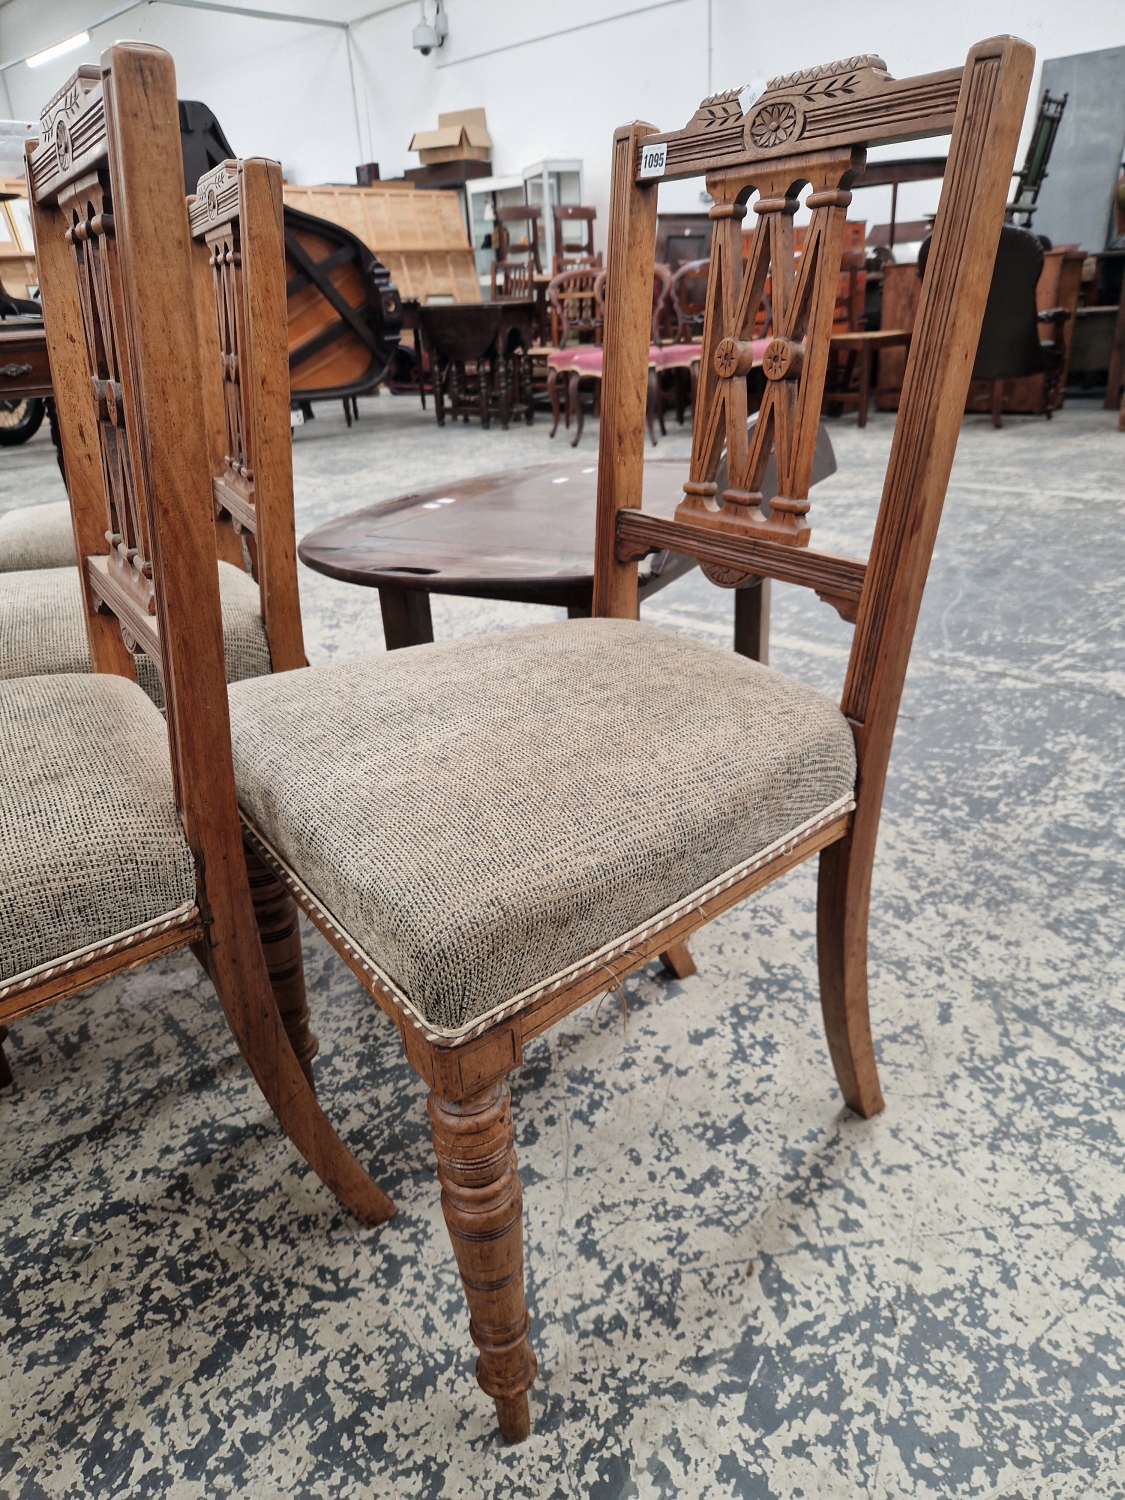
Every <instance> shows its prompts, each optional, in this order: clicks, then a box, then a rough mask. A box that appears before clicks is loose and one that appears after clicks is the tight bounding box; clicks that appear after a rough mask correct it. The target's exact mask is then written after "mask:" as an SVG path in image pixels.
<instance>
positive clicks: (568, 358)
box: [547, 344, 660, 375]
mask: <svg viewBox="0 0 1125 1500" xmlns="http://www.w3.org/2000/svg"><path fill="white" fill-rule="evenodd" d="M604 360H605V350H604V349H603V348H602V346H601V345H600V344H574V345H572V346H571V347H570V348H569V349H552V350H551V352H550V354H548V356H547V368H548V369H552V370H577V371H578V373H579V375H600V374H601V373H602V364H603V362H604ZM648 362H649V365H650V366H655V365H658V364H659V363H660V345H659V344H652V345H651V346H650V347H649V351H648Z"/></svg>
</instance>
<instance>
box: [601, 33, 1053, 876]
mask: <svg viewBox="0 0 1125 1500" xmlns="http://www.w3.org/2000/svg"><path fill="white" fill-rule="evenodd" d="M1033 58H1034V53H1033V50H1032V49H1031V48H1030V47H1028V46H1027V44H1026V43H1024V42H1020V41H1018V40H1016V39H1014V38H1010V37H998V38H994V39H992V40H990V41H986V42H981V43H979V44H978V45H977V46H975V47H974V48H972V50H971V51H970V53H969V55H968V59H967V61H966V63H965V66H964V67H963V68H960V67H959V68H952V69H950V70H948V71H946V72H940V73H933V74H928V75H926V76H924V77H920V78H907V79H903V80H896V79H894V78H892V77H891V76H890V74H889V73H888V72H887V69H886V65H885V63H884V62H883V61H882V60H881V59H880V58H878V57H873V56H865V57H853V58H849V59H847V60H846V61H843V62H840V63H835V64H831V65H829V66H827V67H823V68H815V69H812V70H809V71H807V72H803V73H794V74H790V75H788V76H786V77H782V78H775V79H773V80H772V81H771V82H770V83H769V84H768V86H767V88H766V91H765V92H764V94H763V95H761V96H760V97H759V98H757V99H754V100H752V101H750V102H749V104H748V107H747V109H746V110H745V111H744V110H743V108H742V105H741V103H740V102H739V101H740V94H739V93H738V92H737V91H732V92H730V93H725V94H718V95H715V96H714V97H713V98H710V99H707V100H704V102H703V104H702V105H701V106H700V108H699V110H698V111H697V112H696V114H695V115H694V116H693V118H692V119H691V120H690V121H689V123H688V125H687V126H686V127H685V128H684V129H682V130H677V131H673V132H671V133H667V134H662V133H660V132H658V131H656V130H655V129H654V128H653V127H651V126H648V125H644V124H640V123H636V124H633V125H631V126H628V127H623V128H622V129H621V130H619V131H618V132H617V133H616V135H615V137H614V155H613V172H612V186H611V218H612V222H611V232H610V253H609V257H608V266H607V275H608V286H609V298H608V301H607V304H606V312H605V347H606V355H605V375H604V379H603V387H602V422H601V435H600V456H599V470H598V521H597V541H596V553H595V581H594V614H595V615H617V616H624V617H629V618H632V617H635V615H636V611H637V581H636V562H637V560H638V559H639V558H641V557H644V556H646V555H648V553H650V552H655V551H659V550H662V549H664V548H669V549H672V550H675V551H679V552H684V553H687V554H688V555H690V556H694V557H696V558H697V559H698V561H699V563H700V565H701V567H702V569H703V571H704V573H705V574H707V576H708V577H709V578H710V579H711V580H712V581H713V582H715V583H718V584H720V585H721V586H723V587H727V588H734V587H738V586H740V585H744V584H746V583H747V582H748V581H750V580H752V579H754V578H761V577H765V578H778V579H782V580H785V581H787V582H794V583H801V584H804V585H806V586H808V587H811V588H813V589H814V590H815V591H816V592H817V593H818V594H819V595H820V596H821V598H823V599H825V600H826V601H827V602H829V603H831V604H832V605H834V606H835V608H836V609H837V610H838V611H839V613H840V614H841V615H842V616H843V617H844V618H845V619H846V620H849V621H852V622H853V623H854V624H855V632H854V636H853V641H852V649H851V653H850V658H849V663H848V669H847V677H846V681H845V684H844V692H843V699H842V708H843V711H844V713H845V715H846V716H847V717H848V719H849V720H850V721H851V723H852V725H853V727H854V731H855V735H856V742H857V753H858V756H859V779H858V788H859V789H858V792H857V798H858V806H857V811H856V814H855V823H854V825H853V831H852V833H851V834H850V835H849V838H848V839H847V840H845V841H844V843H843V845H841V851H842V852H840V853H838V854H836V855H834V856H832V859H834V860H835V861H836V863H835V866H834V868H835V869H836V870H837V872H839V870H841V869H842V870H846V869H847V865H848V861H849V859H850V858H851V857H852V851H853V850H854V849H855V848H857V847H858V848H859V850H860V851H861V852H863V854H864V859H862V860H861V864H863V863H864V861H866V863H865V868H866V872H867V873H866V874H865V875H863V876H862V877H861V878H860V884H861V885H862V886H863V893H861V894H862V899H863V901H866V894H865V892H866V890H867V889H868V888H869V887H868V885H867V884H865V883H864V882H869V877H870V855H871V854H873V850H874V838H875V831H876V829H877V826H878V814H879V806H880V803H881V798H882V786H883V779H884V776H885V771H886V765H887V761H888V758H889V755H890V746H891V740H892V737H893V733H894V724H895V718H896V716H897V712H898V702H899V696H900V693H901V690H902V683H903V678H904V675H905V671H906V664H907V660H908V657H909V652H910V645H911V641H912V638H913V633H914V627H915V622H916V619H917V614H918V608H919V605H920V601H921V596H922V590H923V587H924V584H925V579H926V573H927V570H928V567H929V560H930V555H931V551H932V548H933V542H934V537H935V535H936V532H937V525H938V521H939V518H940V515H941V508H942V503H943V500H944V496H945V489H946V484H947V481H948V478H949V471H950V467H951V465H952V461H953V453H954V450H955V448H956V443H957V436H958V432H959V427H960V419H961V413H962V411H963V409H964V400H965V393H966V390H967V387H968V381H969V375H970V371H971V367H972V359H973V354H974V351H975V349H976V344H977V339H978V336H979V333H980V327H981V319H982V316H983V313H984V307H985V299H986V296H987V292H988V285H989V277H990V271H991V267H992V263H993V259H994V257H995V254H996V246H997V241H998V238H999V233H1000V225H1001V221H1002V219H1003V211H1004V203H1005V198H1006V190H1007V186H1008V183H1009V180H1010V175H1011V168H1012V160H1013V156H1014V152H1015V147H1016V142H1017V139H1018V135H1019V129H1020V124H1021V121H1022V117H1023V109H1024V104H1025V101H1026V97H1027V87H1028V83H1029V80H1030V74H1031V67H1032V61H1033ZM742 97H744V96H742ZM950 133H951V134H952V142H951V145H950V150H949V156H948V165H947V167H946V173H945V179H944V182H943V186H942V193H941V203H940V207H939V209H938V214H937V221H936V223H935V227H934V234H933V243H932V247H931V253H930V264H929V270H928V273H927V276H926V279H925V281H924V283H923V287H922V293H921V301H920V305H919V309H918V315H917V320H916V322H915V327H914V338H913V342H912V344H911V348H910V355H909V361H908V364H907V370H906V378H905V383H904V386H903V391H902V398H901V401H900V404H899V412H898V420H897V423H896V426H895V433H894V441H893V444H892V449H891V456H890V461H889V464H888V468H887V473H886V478H885V482H884V487H883V495H882V502H881V505H880V508H879V514H878V519H877V522H876V526H875V534H874V539H873V542H872V546H871V551H870V558H869V560H868V561H867V562H863V561H859V560H854V559H850V558H844V557H837V556H833V555H831V554H827V553H820V552H815V551H813V550H812V549H811V548H810V547H809V545H808V544H809V540H810V537H811V524H810V521H809V498H808V496H809V483H810V477H811V469H812V461H813V452H814V448H815V444H816V434H817V426H818V422H819V416H820V409H821V398H822V393H823V387H824V377H825V370H826V367H827V362H828V355H829V341H830V338H831V333H832V322H833V318H834V314H835V306H836V294H837V285H838V280H839V275H840V264H841V252H842V250H843V248H844V233H845V231H844V224H845V219H846V215H847V208H848V204H849V202H850V201H851V192H850V186H851V184H852V182H853V181H854V180H855V178H856V176H857V174H858V173H859V172H861V171H862V170H863V166H864V162H865V159H866V151H865V148H866V147H867V146H868V145H873V144H876V143H882V142H886V141H893V140H901V139H904V138H907V139H911V140H914V139H918V138H920V137H923V136H927V135H940V134H950ZM700 175H702V176H704V177H705V179H706V187H707V191H708V192H709V193H710V195H711V197H712V198H713V199H714V205H713V207H712V208H711V210H710V216H711V218H712V220H713V222H714V233H713V238H712V244H711V264H710V275H709V278H708V287H707V307H706V312H705V316H704V324H703V340H702V349H701V362H700V375H699V387H698V393H697V404H696V411H695V420H694V424H693V434H692V456H691V467H690V477H689V479H688V480H687V481H686V483H685V485H684V498H683V500H682V501H681V503H680V505H679V506H678V508H677V511H676V515H675V520H674V521H661V520H659V519H658V518H656V517H654V516H650V515H645V514H644V512H643V511H642V510H641V509H640V506H641V478H642V463H643V444H644V428H643V421H642V417H641V414H642V413H643V412H644V409H645V391H646V382H647V378H648V347H647V345H648V340H649V332H650V330H649V322H650V316H651V308H650V304H649V296H648V287H649V283H650V277H651V274H652V264H653V250H654V244H655V232H656V198H657V185H658V183H659V181H660V180H661V178H663V179H664V180H669V179H676V178H686V177H694V176H700ZM806 186H807V187H808V188H809V189H810V191H809V192H808V194H807V196H806V198H805V204H806V207H808V208H809V209H811V211H812V218H811V222H810V224H809V225H808V227H807V229H806V232H805V238H804V246H803V252H802V254H801V256H800V260H799V262H798V263H797V264H796V266H795V265H794V244H793V216H794V214H795V213H796V211H797V208H798V206H799V194H800V193H801V192H802V190H803V189H804V188H805V187H806ZM754 192H756V193H757V195H758V196H757V200H756V202H755V204H754V209H755V213H756V216H757V230H756V232H755V234H754V238H753V243H752V247H751V254H750V257H749V260H748V261H747V263H746V265H745V267H744V266H743V261H742V253H741V223H742V220H743V218H744V217H745V214H746V211H747V208H746V206H747V202H748V200H749V199H750V197H751V195H752V194H753V193H754ZM767 277H768V278H770V280H771V283H772V291H773V330H772V332H773V338H772V339H771V342H770V344H769V347H768V348H767V350H766V353H765V357H764V362H763V369H764V373H765V376H766V388H765V392H764V395H763V398H762V403H761V410H760V412H759V416H758V420H757V422H756V423H755V424H754V426H753V427H752V428H751V430H750V431H749V432H748V431H747V425H746V418H747V411H746V382H745V380H744V379H742V378H741V377H742V376H743V375H744V374H745V373H746V371H747V370H748V369H749V368H750V367H751V365H752V363H753V348H752V344H751V338H752V333H753V329H754V326H755V320H756V319H757V318H758V316H759V313H760V311H761V308H762V302H763V296H764V293H765V289H766V280H767ZM724 444H725V446H726V450H727V454H728V460H727V461H728V472H729V481H728V483H727V485H726V487H724V489H723V491H722V492H721V493H719V492H718V487H717V485H716V482H715V477H716V471H717V469H718V465H719V458H720V454H721V453H722V451H723V448H724ZM771 453H772V454H773V455H774V457H775V459H776V472H777V484H776V488H774V487H772V486H771V488H773V489H774V492H773V493H771V494H768V495H767V494H764V493H763V492H762V482H763V478H764V476H765V473H766V465H767V463H768V461H769V459H770V456H771ZM767 503H768V514H767V509H766V506H767ZM822 872H823V867H822ZM822 878H823V874H822ZM849 899H851V898H849Z"/></svg>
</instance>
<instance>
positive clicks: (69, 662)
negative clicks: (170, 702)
mask: <svg viewBox="0 0 1125 1500" xmlns="http://www.w3.org/2000/svg"><path fill="white" fill-rule="evenodd" d="M219 598H220V601H221V604H222V611H223V647H224V652H225V655H226V666H227V680H228V682H239V681H241V679H242V678H244V677H260V676H261V675H263V674H264V673H266V672H268V671H269V669H270V652H269V643H268V642H267V640H266V630H265V626H264V625H263V623H262V616H261V612H260V611H261V605H260V602H259V593H258V585H257V584H256V583H255V582H254V580H253V578H251V577H250V575H249V574H248V573H245V572H244V571H243V570H242V569H241V568H236V567H234V566H233V565H232V564H231V563H225V562H221V563H220V564H219ZM89 670H90V650H89V646H88V645H87V642H86V625H85V622H84V620H83V618H82V594H81V590H80V588H79V586H78V570H77V568H50V569H42V570H36V571H35V572H28V573H7V574H4V575H3V576H0V678H11V677H37V676H46V675H51V674H54V673H56V672H88V671H89ZM137 676H138V679H139V680H140V684H141V686H142V687H143V688H144V690H145V692H146V693H148V695H149V697H150V698H152V700H153V701H154V702H155V703H157V704H158V705H163V701H164V699H163V694H162V691H161V687H160V679H159V677H158V676H157V673H156V668H155V667H154V666H153V664H152V662H150V661H149V659H148V657H147V656H145V655H144V654H143V653H140V654H138V656H137Z"/></svg>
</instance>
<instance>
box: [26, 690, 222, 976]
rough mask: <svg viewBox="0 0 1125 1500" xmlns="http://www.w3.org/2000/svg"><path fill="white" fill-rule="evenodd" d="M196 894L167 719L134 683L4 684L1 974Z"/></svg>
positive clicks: (184, 903)
mask: <svg viewBox="0 0 1125 1500" xmlns="http://www.w3.org/2000/svg"><path fill="white" fill-rule="evenodd" d="M194 900H195V869H194V864H193V861H192V856H191V851H190V850H189V849H188V846H187V843H186V841H185V839H184V833H183V829H182V827H181V826H180V820H179V816H178V814H177V812H176V806H175V803H174V801H173V800H172V772H171V766H170V763H169V756H168V731H167V728H166V726H165V724H164V720H163V719H162V718H161V716H160V714H159V713H158V712H157V710H156V709H155V708H154V707H153V705H152V704H151V703H150V702H149V700H148V699H147V698H146V697H145V695H144V693H142V692H141V690H140V688H139V687H138V686H137V684H136V683H135V682H129V681H127V680H126V679H125V678H123V677H110V676H97V677H95V676H92V675H90V674H86V675H82V676H72V675H60V676H54V677H23V678H20V679H18V680H16V681H11V682H0V981H7V980H9V979H11V978H13V977H14V976H15V975H19V974H24V973H26V972H27V971H28V970H29V969H36V968H39V967H40V966H42V965H44V964H50V963H52V962H53V961H55V960H57V959H59V958H62V957H65V956H66V955H68V954H71V953H74V952H75V951H76V950H78V949H81V948H84V947H87V946H88V945H90V944H92V943H98V942H104V941H105V940H107V939H108V938H112V937H114V936H116V935H118V934H119V933H126V932H130V931H133V930H135V929H136V928H138V927H144V926H146V925H147V924H149V923H151V922H155V921H157V920H158V919H160V918H161V917H166V916H168V915H170V914H171V913H173V912H176V911H182V910H184V909H185V908H190V906H191V905H192V904H193V902H194Z"/></svg>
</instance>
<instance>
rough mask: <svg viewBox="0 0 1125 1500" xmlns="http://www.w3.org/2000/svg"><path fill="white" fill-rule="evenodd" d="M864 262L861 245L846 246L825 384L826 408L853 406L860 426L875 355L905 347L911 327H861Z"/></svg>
mask: <svg viewBox="0 0 1125 1500" xmlns="http://www.w3.org/2000/svg"><path fill="white" fill-rule="evenodd" d="M865 265H866V255H865V252H864V251H863V249H862V248H858V247H855V248H852V249H850V250H849V249H845V250H844V251H843V252H842V253H841V256H840V285H839V287H838V289H837V295H836V313H835V319H834V329H835V331H834V332H833V334H832V340H831V343H830V344H829V346H828V348H829V353H828V374H827V378H826V380H825V384H824V409H825V411H827V412H830V413H831V414H832V415H833V416H837V415H839V413H840V411H842V410H843V408H844V407H847V406H854V407H855V408H856V412H857V417H856V425H857V426H859V427H866V426H867V408H868V406H869V405H870V404H871V366H872V361H873V359H874V357H875V355H876V354H877V353H878V352H879V351H880V350H882V349H905V348H908V347H909V345H910V331H909V329H903V328H876V329H865V328H861V327H860V322H861V320H862V315H863V293H862V287H861V280H862V278H863V276H864V267H865ZM841 324H842V325H843V327H841Z"/></svg>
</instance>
